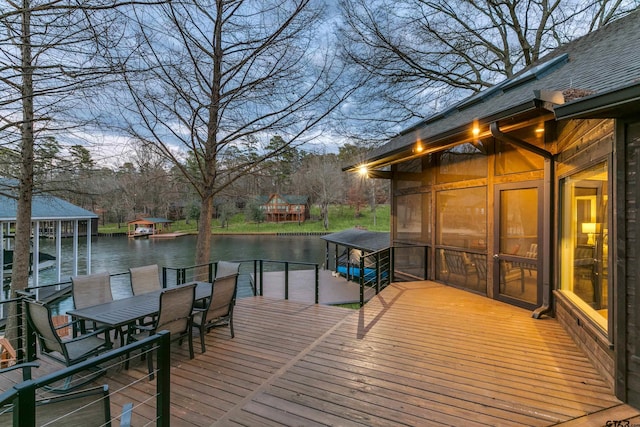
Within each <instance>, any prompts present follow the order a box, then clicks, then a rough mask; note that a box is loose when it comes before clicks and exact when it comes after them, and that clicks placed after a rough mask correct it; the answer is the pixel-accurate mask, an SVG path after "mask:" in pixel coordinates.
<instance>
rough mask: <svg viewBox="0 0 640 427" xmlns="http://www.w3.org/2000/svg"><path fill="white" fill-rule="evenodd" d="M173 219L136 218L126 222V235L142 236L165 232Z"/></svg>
mask: <svg viewBox="0 0 640 427" xmlns="http://www.w3.org/2000/svg"><path fill="white" fill-rule="evenodd" d="M172 223H173V221H171V220H170V219H166V218H136V219H134V220H132V221H129V222H127V236H129V237H144V236H151V235H154V234H159V233H162V232H165V231H167V230H169V229H170V228H171V224H172Z"/></svg>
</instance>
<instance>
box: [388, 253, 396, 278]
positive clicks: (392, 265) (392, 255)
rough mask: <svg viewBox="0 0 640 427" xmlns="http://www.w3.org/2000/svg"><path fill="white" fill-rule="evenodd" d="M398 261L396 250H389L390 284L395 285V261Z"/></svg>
mask: <svg viewBox="0 0 640 427" xmlns="http://www.w3.org/2000/svg"><path fill="white" fill-rule="evenodd" d="M395 259H396V248H395V247H393V246H391V248H389V283H393V270H394V269H395V265H394V260H395Z"/></svg>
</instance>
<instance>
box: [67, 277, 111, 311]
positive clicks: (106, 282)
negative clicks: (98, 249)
mask: <svg viewBox="0 0 640 427" xmlns="http://www.w3.org/2000/svg"><path fill="white" fill-rule="evenodd" d="M71 294H72V295H73V305H74V307H75V308H85V307H91V306H92V305H96V304H102V303H105V302H109V301H113V294H112V293H111V278H110V276H109V273H108V272H104V273H95V274H90V275H86V276H74V277H72V278H71Z"/></svg>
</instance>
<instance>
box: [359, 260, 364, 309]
mask: <svg viewBox="0 0 640 427" xmlns="http://www.w3.org/2000/svg"><path fill="white" fill-rule="evenodd" d="M362 306H364V257H361V258H360V307H362Z"/></svg>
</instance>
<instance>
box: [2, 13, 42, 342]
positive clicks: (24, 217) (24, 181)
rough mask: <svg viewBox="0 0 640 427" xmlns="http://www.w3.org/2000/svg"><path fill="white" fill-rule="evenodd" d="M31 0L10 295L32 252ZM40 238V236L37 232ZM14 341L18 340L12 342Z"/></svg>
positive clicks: (25, 22)
mask: <svg viewBox="0 0 640 427" xmlns="http://www.w3.org/2000/svg"><path fill="white" fill-rule="evenodd" d="M30 7H31V6H30V4H29V0H23V12H22V37H21V39H22V47H21V49H22V52H21V54H22V70H21V72H22V124H21V141H20V158H21V163H20V177H19V184H18V202H17V212H16V234H15V248H14V253H13V271H12V274H11V297H12V298H13V297H15V296H16V291H18V290H23V289H25V288H26V287H27V286H28V284H29V268H30V265H29V264H30V260H29V254H30V252H31V203H32V202H31V198H32V196H33V144H34V134H33V119H34V113H33V69H32V64H31V63H32V58H31V36H30V34H31V15H30ZM34 238H36V239H37V238H38V236H34ZM16 314H17V313H16V307H15V305H13V304H11V305H10V306H9V317H8V320H7V327H6V336H7V337H8V338H9V340H13V338H15V336H16V334H17V330H16V326H17V325H16V324H15V322H16ZM13 344H14V345H15V342H14V343H13Z"/></svg>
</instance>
